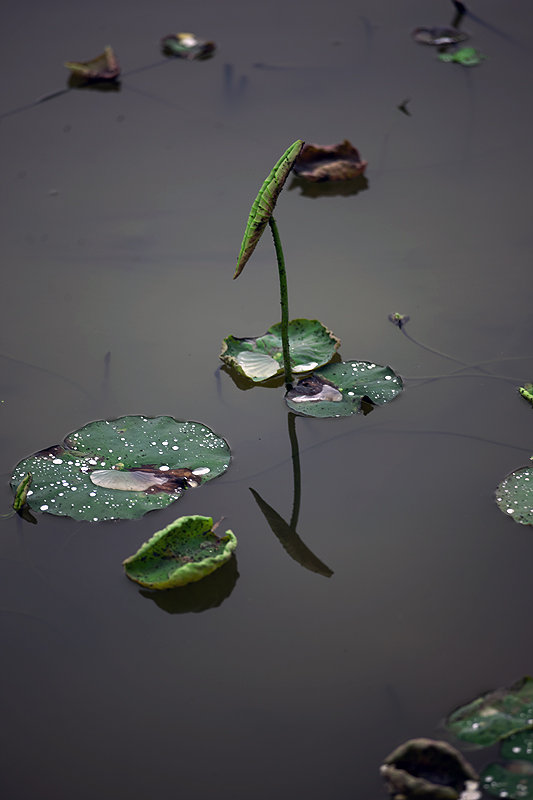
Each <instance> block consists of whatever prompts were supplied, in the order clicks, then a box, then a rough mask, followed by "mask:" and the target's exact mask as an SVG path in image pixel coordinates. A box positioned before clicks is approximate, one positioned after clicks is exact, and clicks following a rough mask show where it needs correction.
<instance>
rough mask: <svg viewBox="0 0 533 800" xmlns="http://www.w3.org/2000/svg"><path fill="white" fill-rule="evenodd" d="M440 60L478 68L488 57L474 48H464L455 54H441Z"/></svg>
mask: <svg viewBox="0 0 533 800" xmlns="http://www.w3.org/2000/svg"><path fill="white" fill-rule="evenodd" d="M439 58H440V60H441V61H453V62H455V63H456V64H461V65H462V66H463V67H476V66H477V65H478V64H481V62H482V61H483V60H484V59H485V58H486V56H484V55H483V54H482V53H480V52H479V51H478V50H475V49H474V48H473V47H463V48H461V50H455V52H453V51H452V52H447V53H439Z"/></svg>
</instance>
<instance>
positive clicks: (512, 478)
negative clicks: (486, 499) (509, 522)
mask: <svg viewBox="0 0 533 800" xmlns="http://www.w3.org/2000/svg"><path fill="white" fill-rule="evenodd" d="M496 503H497V504H498V508H499V509H500V510H501V511H503V513H504V514H506V515H507V516H508V517H511V518H512V519H514V521H515V522H520V523H521V524H522V525H533V467H520V469H516V470H515V471H514V472H511V474H510V475H507V477H506V478H504V479H503V481H502V482H501V483H500V484H499V485H498V487H497V489H496Z"/></svg>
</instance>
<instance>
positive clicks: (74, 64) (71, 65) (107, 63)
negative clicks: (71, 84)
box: [65, 45, 120, 81]
mask: <svg viewBox="0 0 533 800" xmlns="http://www.w3.org/2000/svg"><path fill="white" fill-rule="evenodd" d="M65 67H67V69H69V70H70V71H71V72H72V74H73V75H75V76H76V77H78V78H83V79H85V80H87V81H113V80H115V78H118V76H119V75H120V67H119V65H118V61H117V59H116V56H115V54H114V52H113V48H112V47H110V46H109V45H108V46H107V47H106V48H105V50H104V52H103V53H102V54H101V55H99V56H96V58H93V59H91V61H66V62H65Z"/></svg>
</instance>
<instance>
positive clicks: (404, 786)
mask: <svg viewBox="0 0 533 800" xmlns="http://www.w3.org/2000/svg"><path fill="white" fill-rule="evenodd" d="M380 771H381V775H382V777H383V779H384V781H385V783H386V785H387V789H388V791H389V793H390V794H391V796H392V797H394V798H398V800H399V798H404V799H405V798H408V797H417V798H432V800H458V798H459V797H463V796H464V795H463V792H465V790H467V791H468V792H469V793H473V790H474V789H475V788H476V787H477V785H478V783H477V782H478V776H477V774H476V772H475V770H474V768H473V767H472V766H471V765H470V764H469V763H468V761H466V760H465V759H464V758H463V756H462V755H461V753H459V752H458V751H457V750H456V749H455V748H454V747H452V746H451V745H449V744H448V743H447V742H439V741H435V740H433V739H410V740H409V741H407V742H405V743H404V744H402V745H400V747H397V748H396V750H394V751H393V752H392V753H390V755H388V756H387V758H386V759H385V761H384V763H383V764H382V766H381V769H380ZM474 796H477V797H479V796H480V795H479V794H477V795H474Z"/></svg>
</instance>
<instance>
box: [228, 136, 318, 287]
mask: <svg viewBox="0 0 533 800" xmlns="http://www.w3.org/2000/svg"><path fill="white" fill-rule="evenodd" d="M302 147H303V142H302V141H301V139H297V140H296V141H295V142H293V144H291V146H290V147H289V148H287V150H286V151H285V152H284V153H283V155H282V156H281V158H280V159H279V161H278V162H277V163H276V164H274V166H273V167H272V169H271V171H270V173H269V175H268V176H267V177H266V178H265V180H264V182H263V185H262V186H261V188H260V190H259V194H258V195H257V197H256V198H255V200H254V202H253V204H252V208H251V210H250V214H249V216H248V222H247V223H246V230H245V231H244V237H243V240H242V244H241V250H240V253H239V258H238V259H237V267H236V269H235V275H234V276H233V278H234V279H235V278H238V277H239V275H240V274H241V272H242V271H243V269H244V266H245V264H246V262H247V261H248V259H249V258H250V256H251V255H252V253H253V251H254V250H255V248H256V245H257V243H258V241H259V239H260V238H261V236H262V235H263V231H264V230H265V228H266V226H267V223H268V220H269V219H270V217H271V216H272V212H273V211H274V206H275V205H276V201H277V199H278V197H279V194H280V192H281V190H282V189H283V186H284V185H285V181H286V180H287V176H288V174H289V172H290V171H291V169H292V166H293V164H294V162H295V160H296V158H297V157H298V153H299V152H300V150H301V149H302Z"/></svg>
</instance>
